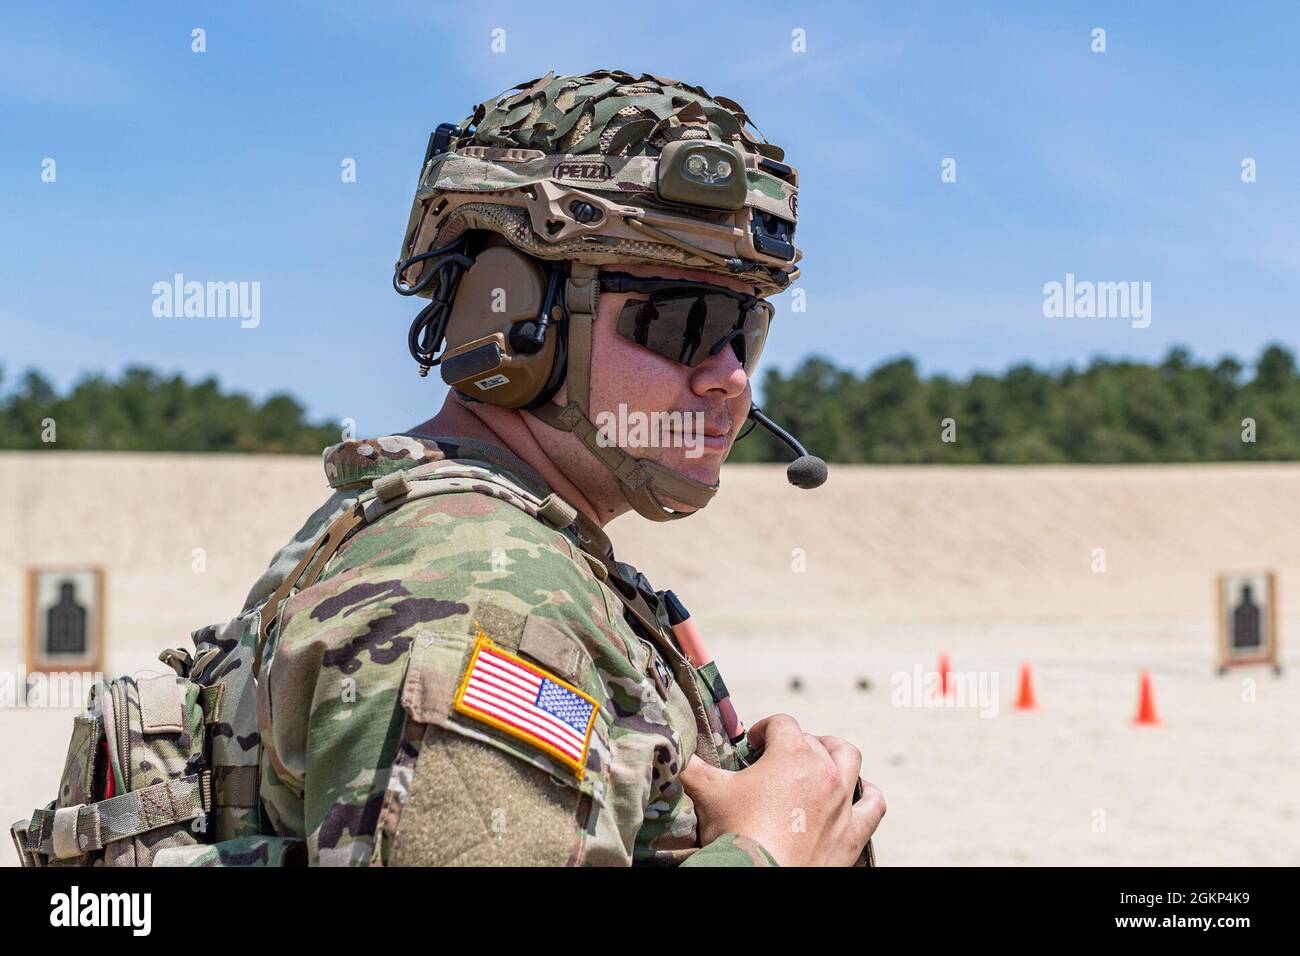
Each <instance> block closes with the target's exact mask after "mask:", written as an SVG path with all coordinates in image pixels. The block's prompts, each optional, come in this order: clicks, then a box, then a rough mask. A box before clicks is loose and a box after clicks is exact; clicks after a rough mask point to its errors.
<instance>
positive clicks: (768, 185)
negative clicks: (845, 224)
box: [399, 70, 801, 295]
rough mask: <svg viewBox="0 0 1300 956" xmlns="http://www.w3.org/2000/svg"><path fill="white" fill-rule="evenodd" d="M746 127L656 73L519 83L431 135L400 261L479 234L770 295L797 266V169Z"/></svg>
mask: <svg viewBox="0 0 1300 956" xmlns="http://www.w3.org/2000/svg"><path fill="white" fill-rule="evenodd" d="M751 127H753V123H752V122H751V121H750V119H749V117H748V115H747V114H746V113H745V111H744V109H743V108H742V107H741V106H740V104H738V103H736V102H735V101H734V100H730V99H727V98H726V97H722V96H711V95H710V94H709V93H708V92H707V91H706V90H704V89H703V88H702V87H699V86H691V85H688V84H685V83H681V82H679V81H677V80H672V79H669V78H667V77H662V76H657V75H654V74H648V73H647V74H642V75H640V76H634V75H632V74H630V73H624V72H621V71H611V70H599V71H596V72H594V73H589V74H585V75H582V76H555V75H554V73H548V74H547V75H546V76H544V77H541V78H539V79H536V80H532V81H529V82H527V83H521V84H520V85H519V86H517V87H515V88H514V89H513V90H510V91H507V92H506V93H504V94H502V95H500V96H498V97H495V98H493V99H491V100H488V101H486V102H484V103H481V104H479V105H478V106H476V107H475V108H474V111H473V113H472V114H471V115H470V116H468V117H466V118H465V120H464V121H462V122H461V124H460V125H459V127H457V128H456V129H455V131H454V132H451V135H450V137H448V139H447V141H446V149H445V151H436V150H434V149H433V143H432V141H431V150H430V155H429V156H428V157H427V159H426V162H425V165H424V168H423V170H422V171H421V176H420V182H419V186H418V188H417V191H416V195H415V201H414V203H413V206H412V210H411V217H410V221H409V223H408V225H407V231H406V236H405V239H404V241H403V244H402V261H405V260H406V259H407V258H409V257H411V256H413V255H417V254H419V253H423V252H426V251H428V250H430V249H432V248H435V247H444V246H447V245H449V244H451V243H454V242H455V241H456V240H457V239H459V238H460V237H462V236H463V235H464V234H465V233H466V232H467V231H469V230H474V229H480V230H490V231H492V232H495V233H497V234H499V235H501V236H502V237H504V238H505V239H506V240H507V241H509V242H510V243H511V244H512V245H514V246H516V247H517V248H519V249H520V250H522V251H523V252H526V253H528V254H529V255H533V256H536V257H538V258H541V259H551V260H559V259H571V260H574V261H578V262H587V263H592V264H595V265H604V264H609V263H628V262H639V263H646V264H671V265H676V266H681V267H687V268H693V269H701V270H704V271H708V272H715V273H719V274H723V275H729V276H735V277H737V278H741V279H743V280H745V281H747V282H750V283H752V284H753V285H754V286H755V287H756V288H757V290H758V292H759V294H760V295H771V294H773V293H776V292H779V291H781V290H782V289H784V288H786V287H787V286H788V285H789V284H790V283H791V282H792V281H793V280H794V279H795V278H797V276H798V274H799V270H798V269H797V268H796V266H795V263H797V262H798V261H799V259H800V258H801V253H800V252H799V250H798V249H797V248H796V247H795V246H794V228H795V223H796V221H797V218H798V205H797V195H798V174H797V172H796V171H795V170H794V169H793V168H792V167H790V166H788V165H786V164H785V163H784V162H783V161H782V160H783V159H784V153H783V151H782V150H781V148H780V147H778V146H775V145H773V144H771V143H768V142H766V140H764V139H763V137H762V135H761V133H758V131H757V129H756V128H754V129H753V130H751ZM756 134H757V135H756ZM733 166H735V167H736V168H734V169H733V168H732V167H733ZM742 175H743V180H742V179H741V176H742ZM714 186H720V187H723V188H717V189H713V188H712V187H714ZM400 266H401V263H400V262H399V269H400ZM423 268H425V266H424V264H423V263H417V264H414V265H412V266H410V268H409V269H408V270H407V271H406V275H405V278H406V279H407V281H410V282H413V283H414V282H417V281H418V279H419V278H420V272H419V271H418V270H421V269H423ZM421 294H425V295H429V294H431V293H430V292H424V293H421Z"/></svg>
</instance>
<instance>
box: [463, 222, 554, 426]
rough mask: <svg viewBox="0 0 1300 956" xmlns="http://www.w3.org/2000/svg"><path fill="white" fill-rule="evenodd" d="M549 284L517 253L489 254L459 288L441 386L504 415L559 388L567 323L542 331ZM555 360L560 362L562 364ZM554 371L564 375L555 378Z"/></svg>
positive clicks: (499, 249)
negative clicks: (541, 318)
mask: <svg viewBox="0 0 1300 956" xmlns="http://www.w3.org/2000/svg"><path fill="white" fill-rule="evenodd" d="M547 288H548V276H547V274H546V272H545V271H544V270H543V268H542V267H541V265H539V264H538V263H537V262H536V261H535V260H534V259H532V258H531V257H529V256H527V255H525V254H524V253H522V252H520V251H518V250H517V249H515V248H514V247H512V246H506V245H496V246H489V247H488V248H487V249H484V250H483V251H482V252H480V253H479V254H478V256H477V257H476V259H475V261H474V265H473V267H472V268H470V269H469V271H467V272H466V273H465V275H464V276H463V277H462V278H461V280H460V286H459V288H458V289H457V291H456V300H455V302H454V303H453V306H452V311H451V318H450V319H449V320H448V322H447V332H446V338H447V347H446V350H445V351H444V352H443V355H442V360H441V363H440V364H439V369H440V370H441V373H442V380H443V381H444V382H446V383H447V384H448V385H450V386H451V387H452V388H454V389H456V390H457V391H458V392H460V393H461V394H462V395H465V396H468V397H470V398H471V399H473V400H476V401H480V402H484V403H486V404H488V405H497V406H500V407H502V408H523V407H525V406H528V405H530V403H534V402H536V401H538V400H539V399H540V398H542V397H543V396H545V398H546V399H549V397H550V395H549V394H546V392H547V390H548V389H549V390H550V392H551V393H552V394H553V393H554V391H555V390H556V389H558V388H559V382H557V381H555V379H556V375H557V372H558V374H559V375H561V376H562V374H563V361H562V357H563V347H562V344H561V343H560V340H561V339H562V337H563V336H562V329H560V328H557V326H562V324H563V323H562V322H559V321H556V320H557V318H558V312H559V308H558V306H556V307H555V308H554V309H553V312H554V313H556V314H553V315H552V318H551V322H550V323H549V324H548V325H546V326H545V327H543V329H542V331H543V332H544V336H543V337H542V339H541V341H540V342H538V341H537V336H538V324H537V322H538V318H539V316H540V315H541V313H542V309H543V307H544V306H545V305H546V299H547ZM557 358H559V359H560V362H559V363H557ZM557 364H559V365H560V369H559V370H557V368H556V366H557Z"/></svg>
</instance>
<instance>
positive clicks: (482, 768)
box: [258, 492, 675, 865]
mask: <svg viewBox="0 0 1300 956" xmlns="http://www.w3.org/2000/svg"><path fill="white" fill-rule="evenodd" d="M619 625H622V622H621V621H620V622H619ZM485 641H486V642H487V644H486V645H485V643H484V642H485ZM485 646H490V647H491V648H493V649H495V655H494V656H493V655H492V654H484V647H485ZM644 654H645V652H644V650H643V648H641V647H640V646H639V644H638V643H637V642H636V641H635V640H628V639H627V637H626V626H625V625H622V626H621V627H619V626H615V625H614V624H613V623H612V622H611V620H610V608H609V607H608V605H607V599H606V596H605V595H604V592H603V591H602V589H601V587H600V585H599V583H598V582H597V581H596V579H595V577H594V575H593V574H592V573H591V570H590V568H589V567H588V566H587V565H586V563H585V561H583V560H581V559H575V556H574V552H573V551H572V549H571V548H570V547H569V543H568V541H567V539H565V538H564V537H563V536H562V535H560V534H559V533H558V532H554V531H552V530H551V529H550V528H549V527H547V526H546V525H544V524H542V523H540V522H538V521H536V520H535V519H533V518H531V517H530V516H528V515H527V514H525V513H523V512H521V511H520V510H519V509H517V508H515V507H513V506H512V505H509V504H507V503H505V502H502V501H498V500H496V499H494V498H491V497H489V496H487V495H483V494H479V493H476V492H465V493H456V494H445V495H439V496H435V497H432V498H429V499H425V500H421V501H419V502H413V503H412V504H410V505H407V506H405V507H403V508H400V509H397V510H396V511H394V512H392V513H390V514H388V515H385V516H384V517H383V518H381V519H380V520H378V521H376V522H375V523H374V524H373V525H370V526H368V527H366V528H365V529H363V530H362V531H360V532H358V533H357V535H355V536H354V538H353V539H352V540H350V541H349V542H348V543H347V544H346V545H345V547H344V548H343V549H341V550H340V552H339V553H338V555H336V557H335V558H334V560H333V562H332V563H331V565H330V567H329V569H328V570H327V572H326V575H325V576H324V577H322V579H321V580H320V581H318V582H317V583H316V584H314V585H313V586H312V587H310V588H307V589H305V590H304V591H301V592H299V593H298V594H296V595H294V596H293V597H292V598H290V599H289V600H288V601H287V602H286V603H285V605H284V608H283V610H282V612H281V621H280V625H279V628H278V634H277V637H276V645H275V647H273V648H272V649H270V651H269V653H268V661H267V664H266V665H265V667H266V671H265V679H264V680H263V681H262V685H263V686H261V687H259V691H258V694H259V720H260V722H261V724H262V733H263V745H264V746H263V782H262V799H263V803H264V805H266V807H267V810H268V813H269V815H270V816H271V819H272V821H273V822H274V823H275V825H276V828H277V831H278V832H280V833H281V834H282V835H301V836H303V837H304V838H305V839H306V841H307V847H308V854H309V858H310V860H311V862H313V863H321V864H335V863H338V864H369V863H373V862H390V863H398V864H404V863H411V864H418V865H439V864H493V863H507V864H510V863H513V864H521V863H543V864H550V865H563V864H604V865H627V864H628V863H630V862H631V858H632V851H633V846H634V842H635V837H636V833H637V830H638V828H639V827H640V825H641V823H642V820H643V817H644V810H645V807H646V805H647V803H648V802H649V800H650V798H651V789H652V780H651V777H652V764H653V762H654V760H655V752H656V747H657V746H659V745H664V746H667V745H669V744H671V742H672V741H673V740H674V739H675V735H673V734H672V733H671V730H670V729H669V728H668V726H667V722H666V721H663V720H659V722H658V723H656V719H657V718H658V717H659V715H656V714H653V713H652V714H650V715H648V717H647V716H646V715H644V714H643V713H642V710H643V704H642V701H643V700H645V699H648V698H647V695H646V689H647V687H649V689H650V693H651V694H653V685H652V684H650V683H649V678H648V677H647V675H646V672H645V670H646V669H645V666H644V665H645V657H644ZM489 658H491V659H489ZM476 660H477V661H478V664H477V670H475V671H474V673H471V670H473V669H474V668H475V662H476ZM471 678H473V679H474V680H475V682H476V683H475V687H474V691H473V693H470V692H468V691H467V687H468V685H469V682H470V680H471ZM588 718H589V719H588ZM629 735H636V740H634V741H630V743H632V744H633V746H631V747H629V746H628V743H629V741H626V740H624V738H627V737H629ZM616 752H617V753H618V754H619V755H620V756H619V758H618V759H616V757H615V754H616ZM642 758H644V759H642Z"/></svg>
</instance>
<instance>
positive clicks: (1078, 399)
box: [0, 344, 1300, 464]
mask: <svg viewBox="0 0 1300 956" xmlns="http://www.w3.org/2000/svg"><path fill="white" fill-rule="evenodd" d="M1251 371H1252V374H1251V375H1249V376H1248V375H1247V374H1246V372H1247V369H1246V367H1245V366H1244V365H1243V364H1242V363H1241V362H1239V361H1237V360H1236V359H1234V358H1231V357H1224V358H1221V359H1219V360H1218V361H1217V362H1215V363H1213V364H1203V363H1199V362H1197V361H1196V360H1194V359H1193V357H1192V355H1191V353H1190V352H1189V351H1188V350H1187V349H1186V348H1182V347H1175V348H1172V349H1170V351H1169V353H1168V354H1167V355H1166V356H1165V358H1164V360H1163V361H1162V362H1160V363H1159V364H1145V363H1140V362H1129V361H1112V360H1106V359H1097V360H1095V361H1093V362H1092V363H1091V364H1089V365H1088V366H1087V367H1085V368H1081V369H1077V368H1075V367H1074V366H1068V365H1067V366H1064V367H1061V368H1055V369H1049V370H1040V369H1037V368H1034V367H1033V366H1032V365H1028V364H1024V365H1017V366H1013V367H1012V368H1010V369H1008V370H1007V371H1006V372H1005V373H1003V374H1001V375H989V374H976V375H972V376H971V377H970V378H968V379H965V380H955V379H953V378H950V377H948V376H944V375H931V376H928V377H922V376H921V375H920V373H919V372H918V371H917V366H916V362H915V361H914V360H913V359H911V358H906V357H905V358H898V359H893V360H890V361H887V362H884V363H882V364H880V365H878V366H876V367H875V368H873V369H871V370H869V371H867V372H865V373H859V372H856V371H854V370H852V369H848V368H843V367H839V366H837V365H836V364H834V363H833V362H831V361H830V360H829V359H826V358H824V357H821V356H812V357H810V358H807V359H805V360H804V361H803V362H802V363H801V364H800V365H798V366H797V367H796V368H794V369H793V370H792V371H790V372H783V371H782V370H780V369H775V368H774V369H769V370H768V371H767V372H766V373H765V375H764V378H763V390H762V391H763V395H764V401H763V403H762V406H763V409H764V411H766V412H767V413H768V414H769V415H771V416H772V417H773V418H774V419H776V421H777V422H779V423H780V424H781V425H783V426H784V427H786V428H787V429H789V430H790V431H792V432H793V433H794V434H795V435H796V436H797V437H798V438H799V440H800V441H802V442H803V443H804V444H805V445H807V446H808V449H809V450H810V451H811V452H812V453H813V454H815V455H820V456H821V457H823V458H825V459H826V460H827V461H830V462H848V463H852V462H864V463H865V462H870V463H879V464H887V463H927V462H941V463H985V464H1039V463H1054V462H1087V463H1110V462H1188V461H1291V460H1300V371H1298V370H1297V367H1296V361H1295V356H1294V355H1293V353H1292V352H1291V351H1289V350H1288V349H1286V348H1284V347H1283V346H1281V345H1276V344H1274V345H1269V346H1268V347H1266V348H1265V349H1264V350H1263V351H1262V353H1261V354H1260V356H1259V358H1258V360H1257V361H1256V362H1255V363H1254V365H1253V367H1252V369H1251ZM51 421H52V422H53V425H54V428H55V429H56V435H55V437H56V439H57V440H56V441H55V442H54V443H52V444H51V443H49V442H47V441H44V440H43V437H45V436H47V435H48V431H49V428H48V423H49V422H51ZM339 430H340V426H339V425H338V424H337V423H333V422H311V421H309V420H308V419H307V417H306V410H305V408H304V407H303V406H302V404H300V403H299V402H298V401H297V400H295V399H294V398H292V397H291V396H289V395H286V394H277V395H272V396H271V397H269V398H267V399H266V400H265V401H264V402H261V403H260V404H259V403H258V402H256V401H254V400H253V399H251V398H250V397H249V396H247V395H244V394H241V393H237V392H223V391H222V390H221V388H220V386H219V385H218V383H217V381H216V379H214V378H210V377H209V378H206V379H203V380H202V381H198V382H187V381H186V380H185V379H184V378H182V377H181V376H179V375H173V376H170V377H167V376H163V375H160V374H158V373H157V372H155V371H153V370H150V369H147V368H139V367H134V368H128V369H127V370H126V371H125V372H124V373H123V374H122V375H121V377H120V378H118V379H116V380H114V379H110V378H108V377H106V376H104V375H89V376H86V377H85V378H82V379H81V380H80V381H79V382H77V383H76V385H75V386H73V387H72V389H71V390H70V391H68V392H67V394H64V395H60V394H58V393H57V391H56V390H55V388H54V387H53V386H52V385H51V384H50V383H49V382H48V381H47V380H46V379H45V378H44V377H43V376H42V375H41V374H40V373H39V372H36V371H33V370H28V371H27V372H25V373H24V374H23V375H22V376H21V377H20V378H19V379H18V380H17V382H15V383H14V384H13V385H12V386H10V387H6V383H5V381H4V379H3V375H0V448H4V449H16V448H42V447H44V448H50V447H53V448H62V449H83V450H105V451H198V452H203V451H212V452H262V453H268V452H279V453H302V454H319V452H320V450H321V449H322V448H324V447H325V446H326V445H330V444H333V443H334V442H337V441H338V440H339ZM788 459H789V454H788V453H787V452H786V451H785V449H784V446H781V445H780V444H779V443H778V442H777V441H776V440H775V439H773V438H771V437H770V436H769V435H768V434H767V433H766V432H765V431H764V430H763V429H760V428H756V429H754V430H753V433H752V434H751V435H749V436H748V437H747V438H746V439H745V440H744V441H742V442H740V443H739V444H738V445H737V446H736V448H735V449H734V450H733V452H732V455H731V458H730V459H729V460H730V461H739V462H757V461H787V460H788Z"/></svg>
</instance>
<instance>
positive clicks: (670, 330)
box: [598, 272, 776, 376]
mask: <svg viewBox="0 0 1300 956" xmlns="http://www.w3.org/2000/svg"><path fill="white" fill-rule="evenodd" d="M598 281H599V283H600V291H601V292H630V293H633V294H636V295H638V296H644V298H634V299H629V300H628V301H627V303H626V304H625V305H624V306H623V309H622V311H620V312H619V314H618V324H617V331H618V334H619V335H621V336H623V338H625V339H627V340H628V341H630V342H635V343H636V344H637V345H641V346H644V347H645V348H648V349H650V351H652V352H654V353H656V354H657V355H662V356H663V357H664V358H666V359H671V360H672V361H674V362H680V363H681V364H682V365H686V366H688V367H690V368H695V367H696V366H698V365H700V364H701V363H702V362H704V361H705V360H706V359H708V358H709V356H711V355H717V354H718V353H719V352H721V351H722V349H723V348H724V347H725V346H726V345H728V344H730V345H731V348H732V351H734V352H735V353H736V358H737V359H739V360H740V363H741V365H743V366H744V368H745V374H746V375H748V376H752V375H753V374H754V369H755V368H756V367H757V366H758V359H759V356H761V355H762V354H763V345H764V343H765V342H766V341H767V331H768V328H769V326H770V325H771V322H772V316H773V315H774V314H775V311H776V310H775V309H774V308H773V307H772V303H770V302H768V301H767V300H766V299H761V298H759V297H758V296H756V295H747V294H745V293H743V292H733V291H732V290H730V289H724V288H722V287H721V286H716V285H712V284H710V283H708V282H696V281H694V280H692V279H647V278H643V277H641V276H633V275H628V274H627V273H625V272H602V273H600V275H599V279H598Z"/></svg>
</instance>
